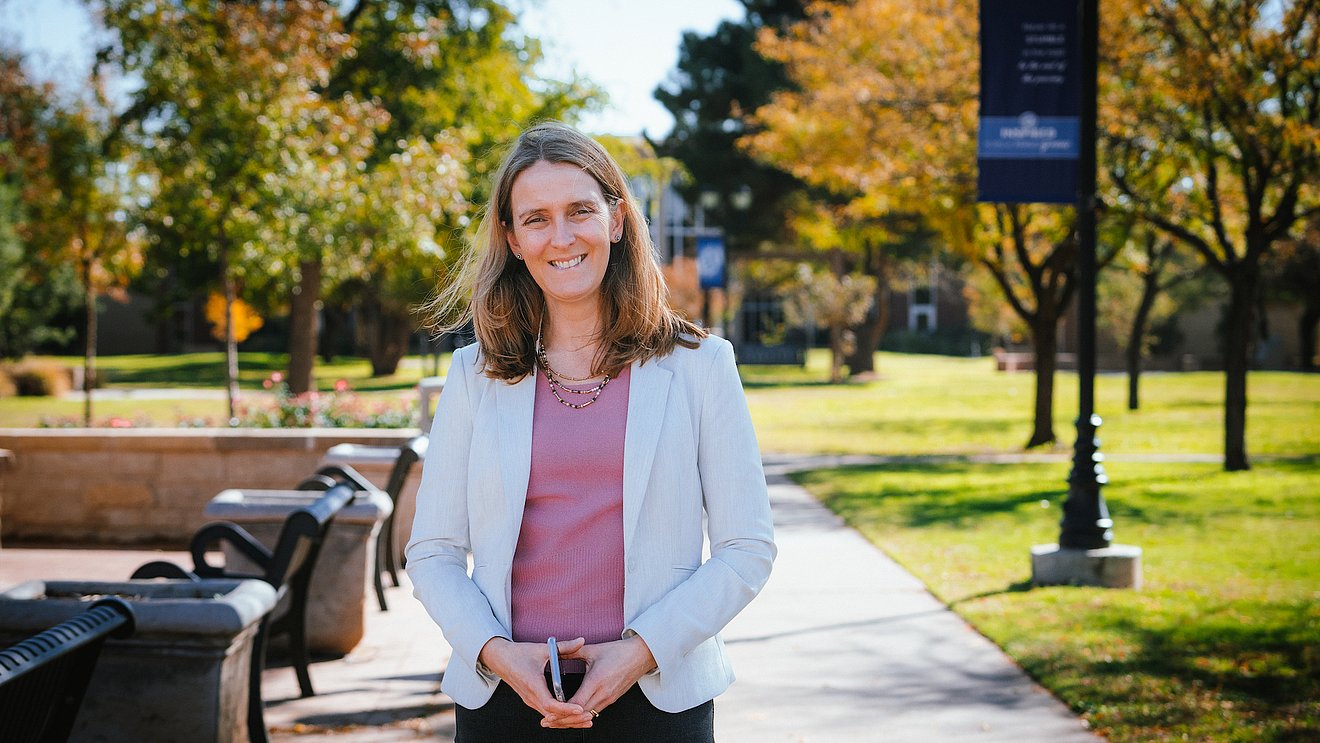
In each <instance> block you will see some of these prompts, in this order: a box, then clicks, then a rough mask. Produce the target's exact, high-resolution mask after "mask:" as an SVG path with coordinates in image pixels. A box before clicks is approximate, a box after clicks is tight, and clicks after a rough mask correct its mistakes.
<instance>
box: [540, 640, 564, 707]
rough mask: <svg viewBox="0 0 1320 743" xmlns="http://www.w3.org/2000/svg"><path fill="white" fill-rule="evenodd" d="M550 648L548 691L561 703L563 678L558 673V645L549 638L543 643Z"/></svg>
mask: <svg viewBox="0 0 1320 743" xmlns="http://www.w3.org/2000/svg"><path fill="white" fill-rule="evenodd" d="M545 644H546V645H549V646H550V690H551V691H553V692H554V693H555V699H558V700H559V701H561V702H563V701H566V700H565V699H564V677H563V676H562V675H561V674H560V673H559V643H557V642H555V638H553V637H551V638H550V639H548V640H546V641H545Z"/></svg>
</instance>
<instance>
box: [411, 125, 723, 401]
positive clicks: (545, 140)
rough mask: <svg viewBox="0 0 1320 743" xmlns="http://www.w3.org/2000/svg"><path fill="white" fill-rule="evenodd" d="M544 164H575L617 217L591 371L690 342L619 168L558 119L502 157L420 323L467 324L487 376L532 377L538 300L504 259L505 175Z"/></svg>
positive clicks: (540, 310) (541, 311)
mask: <svg viewBox="0 0 1320 743" xmlns="http://www.w3.org/2000/svg"><path fill="white" fill-rule="evenodd" d="M543 160H544V161H546V162H549V163H568V164H571V165H576V166H577V167H580V168H582V170H583V172H585V173H587V174H588V175H590V176H591V177H593V178H595V179H596V182H597V183H598V184H600V190H601V193H602V194H603V195H604V197H605V201H606V203H608V204H610V205H611V206H612V207H613V208H617V209H620V210H622V214H623V236H622V238H621V239H620V240H619V242H617V243H614V244H613V245H612V246H611V248H610V259H609V264H608V267H607V268H606V270H605V278H604V280H603V281H602V282H601V307H602V317H601V330H600V336H599V348H600V350H599V351H598V352H597V354H596V358H595V359H594V360H593V364H592V365H593V367H594V368H593V373H596V374H617V373H618V372H619V371H620V370H621V369H622V368H623V367H624V366H627V365H629V364H631V363H633V362H634V361H641V362H646V361H649V360H651V359H653V358H656V357H659V356H665V355H667V354H669V353H671V352H672V351H673V350H674V346H676V345H681V346H684V347H687V348H696V347H697V345H698V343H699V342H700V339H701V338H704V337H705V336H706V331H704V330H702V329H701V328H700V327H698V326H697V325H695V324H693V323H691V322H689V321H688V320H686V319H684V318H683V317H682V316H680V315H679V314H678V313H677V312H676V311H675V310H674V309H673V308H672V307H671V306H670V304H669V287H668V286H667V285H666V284H665V281H664V276H663V274H661V272H660V265H659V263H658V261H657V257H656V251H655V246H654V245H653V244H652V243H651V234H650V232H649V231H648V230H647V227H646V219H645V218H644V217H643V216H642V213H641V211H640V210H639V209H638V208H637V204H636V203H635V202H634V201H633V198H632V194H631V193H630V192H629V190H628V181H627V179H626V178H625V177H624V175H623V170H622V169H621V168H620V167H619V164H618V163H617V162H615V161H614V158H612V157H610V155H609V153H608V152H606V151H605V149H604V148H603V147H601V146H600V144H598V143H597V142H596V141H595V140H593V139H591V138H590V137H588V136H586V135H585V134H582V133H581V132H579V131H577V130H576V129H573V128H572V127H569V126H567V125H564V124H560V123H558V122H547V123H543V124H537V125H536V126H533V127H531V128H530V129H528V130H526V131H524V132H523V133H522V134H521V135H519V137H518V140H517V141H516V142H515V143H514V145H513V148H512V149H511V150H510V151H509V154H508V155H506V156H505V158H504V162H503V163H502V164H501V165H500V168H499V170H498V171H497V172H496V174H495V181H494V186H495V187H494V188H493V189H492V191H491V196H490V201H489V202H488V203H487V204H486V207H485V209H484V211H483V213H482V217H481V223H480V225H479V227H478V228H477V234H476V238H475V239H474V240H473V243H472V245H471V246H470V248H469V249H468V251H467V252H466V253H465V255H464V256H463V259H462V264H461V267H460V269H459V271H458V274H457V275H456V276H455V278H454V280H453V281H451V282H450V283H448V284H447V285H445V286H443V287H442V288H441V289H440V291H439V292H438V293H437V295H436V297H435V298H434V299H432V300H431V301H430V302H429V303H427V304H426V305H425V306H424V307H423V310H424V311H425V312H426V314H427V316H428V320H429V321H428V327H431V328H433V329H435V330H438V331H446V330H454V329H457V328H459V327H461V326H463V325H464V324H466V323H467V321H468V320H471V321H472V323H473V326H474V327H475V329H476V334H477V340H478V341H479V343H480V344H481V355H482V359H483V365H484V366H483V370H484V372H485V373H486V375H487V376H490V377H492V378H494V379H503V380H506V381H510V382H514V381H517V380H519V379H522V378H523V377H525V376H527V375H528V374H530V373H532V369H533V367H534V366H535V363H536V337H537V333H538V331H539V329H540V327H541V322H542V318H543V317H544V315H545V297H544V295H542V293H541V289H540V287H539V286H537V284H536V281H534V280H533V279H532V275H531V273H529V272H528V270H527V267H526V265H525V264H523V263H522V262H521V261H518V260H513V259H511V258H510V250H509V247H508V234H507V231H508V229H510V227H509V225H511V224H512V214H511V211H512V205H511V193H512V191H513V182H514V180H516V179H517V178H518V176H519V175H520V174H521V173H522V172H523V171H524V170H526V169H527V168H529V167H531V166H532V165H535V164H536V163H538V162H541V161H543ZM469 297H470V298H471V299H470V301H468V298H469Z"/></svg>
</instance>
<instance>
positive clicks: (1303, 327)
mask: <svg viewBox="0 0 1320 743" xmlns="http://www.w3.org/2000/svg"><path fill="white" fill-rule="evenodd" d="M1318 327H1320V298H1316V297H1314V296H1312V297H1309V298H1308V299H1307V300H1306V309H1305V310H1304V311H1303V312H1302V317H1301V318H1300V319H1299V320H1298V322H1297V333H1298V338H1297V340H1298V344H1297V347H1298V348H1299V349H1301V353H1302V359H1301V367H1302V371H1315V369H1316V366H1315V350H1316V349H1315V332H1316V329H1317V328H1318Z"/></svg>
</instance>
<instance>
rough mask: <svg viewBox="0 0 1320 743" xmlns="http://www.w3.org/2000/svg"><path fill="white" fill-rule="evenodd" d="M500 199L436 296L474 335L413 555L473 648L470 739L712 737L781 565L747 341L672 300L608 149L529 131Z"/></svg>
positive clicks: (450, 633)
mask: <svg viewBox="0 0 1320 743" xmlns="http://www.w3.org/2000/svg"><path fill="white" fill-rule="evenodd" d="M491 194H492V195H491V200H490V203H489V204H488V205H487V207H486V212H485V216H484V218H483V222H482V225H481V228H480V229H479V231H478V239H477V240H476V242H475V244H474V245H473V250H472V251H471V252H470V255H469V256H468V257H467V263H466V267H465V269H464V271H463V272H462V273H461V274H460V277H459V281H457V282H455V283H454V284H452V285H450V286H448V287H447V288H445V289H444V290H443V291H442V293H441V295H440V297H439V298H438V299H437V300H436V302H435V304H434V306H433V309H434V310H435V312H436V319H437V324H441V325H443V324H444V322H443V321H444V320H445V319H447V316H446V312H447V310H448V309H450V308H455V307H456V306H457V305H458V304H459V303H460V301H462V300H466V299H467V297H468V295H469V293H470V296H471V300H470V303H467V304H466V306H465V307H463V311H462V314H463V316H464V317H465V318H466V317H470V318H471V320H472V322H473V324H474V327H475V329H476V335H477V338H478V343H477V344H475V345H473V346H468V347H466V348H462V349H459V350H458V351H456V352H455V353H454V360H453V362H452V363H451V365H450V371H449V377H448V380H447V381H446V382H445V393H444V394H443V395H441V397H440V405H439V408H438V409H437V411H436V416H435V421H436V422H435V427H434V429H433V430H432V432H431V438H432V440H433V441H435V442H436V443H435V446H433V447H432V449H431V451H432V452H433V454H432V455H429V456H428V457H427V461H426V465H425V468H424V470H423V474H422V484H421V487H420V488H419V489H418V505H417V516H416V519H415V520H414V522H413V535H412V540H411V542H410V543H409V545H408V549H407V557H408V561H407V564H408V573H409V576H410V577H411V578H412V581H413V585H414V586H415V595H416V596H417V597H418V598H419V599H420V600H421V601H422V603H423V604H425V606H426V609H427V611H428V612H429V613H430V614H431V616H432V618H434V619H435V621H436V623H437V624H439V625H440V628H441V629H442V630H443V631H444V633H445V637H446V638H447V639H448V640H449V643H450V645H451V646H452V647H453V649H454V654H453V659H452V661H451V662H450V664H449V667H448V668H446V669H445V673H444V684H443V688H444V691H445V692H446V693H447V694H449V695H450V697H452V698H453V699H454V701H455V702H456V703H457V704H458V709H457V711H456V715H455V718H456V728H457V735H456V740H458V741H460V742H462V743H475V742H478V741H506V740H528V741H532V740H541V739H543V735H544V734H547V733H549V734H553V733H556V732H558V731H556V730H548V729H547V728H583V729H588V732H587V734H586V737H584V738H583V739H584V740H628V741H638V742H639V743H645V742H646V741H659V740H684V741H694V742H695V743H700V742H701V741H709V740H712V739H713V736H714V703H713V699H714V697H715V696H716V695H718V694H720V693H721V692H723V691H724V689H725V688H726V687H727V686H728V685H729V684H730V683H731V682H732V681H733V676H732V673H731V672H730V670H729V664H728V661H727V659H726V658H725V655H724V649H723V645H722V643H721V642H720V640H719V636H718V633H719V632H720V630H721V629H722V628H723V627H724V625H725V624H727V623H728V622H729V620H730V619H732V618H733V617H734V615H736V614H737V613H738V612H739V611H741V610H742V608H743V607H744V606H746V605H747V603H748V602H749V601H751V600H752V598H753V597H755V596H756V594H757V593H758V592H759V591H760V590H761V587H762V586H763V585H764V584H765V581H766V579H767V578H768V576H769V573H770V566H771V563H772V562H773V560H774V556H775V546H774V541H773V535H772V527H771V519H770V505H769V500H768V497H767V494H766V484H765V476H764V474H763V473H762V471H761V458H760V453H759V451H758V450H757V446H756V437H755V434H754V433H753V431H752V423H751V417H750V415H749V414H748V411H747V403H746V400H745V399H744V397H743V392H742V385H741V382H740V381H739V379H738V372H737V368H736V367H735V365H734V362H733V351H732V347H731V346H730V345H729V344H728V342H726V341H724V340H722V339H720V338H714V337H708V336H707V335H706V333H705V332H704V331H703V330H701V329H700V328H698V327H696V326H694V325H692V324H691V323H689V322H688V321H686V320H684V319H682V318H681V317H679V316H678V315H677V314H676V313H675V311H674V310H673V309H672V308H671V307H670V306H669V302H668V292H667V290H666V288H665V283H664V279H663V277H662V275H661V272H660V266H659V265H658V264H657V262H656V258H655V251H654V247H653V246H652V244H651V241H650V236H649V233H648V231H647V229H646V224H645V222H644V220H643V218H642V215H641V212H640V211H639V210H638V208H637V205H636V204H635V203H634V202H633V200H632V197H631V195H630V194H629V192H628V186H627V181H626V179H625V178H624V175H623V173H622V171H621V170H620V169H619V166H618V164H617V163H615V162H614V160H613V159H612V158H611V157H610V156H609V155H608V154H607V153H606V152H605V150H604V149H602V148H601V146H600V145H599V144H597V143H596V142H595V141H593V140H591V139H590V138H588V137H586V136H584V135H583V134H581V133H580V132H578V131H576V130H574V129H571V128H569V127H566V126H563V125H560V124H542V125H539V126H536V127H533V128H532V129H529V130H528V131H526V132H524V133H523V134H522V136H520V137H519V138H518V141H517V142H516V143H515V144H514V147H513V149H512V151H511V152H510V153H509V155H508V156H507V157H506V159H505V161H504V164H503V165H502V166H501V168H500V170H499V172H498V173H497V174H496V177H495V184H494V187H493V188H492V189H491ZM451 327H452V323H451ZM703 542H707V543H709V544H710V545H711V549H710V556H709V558H707V559H706V560H705V561H704V562H703V560H702V555H703V551H702V545H703ZM469 559H470V561H471V564H472V566H473V567H472V568H471V572H470V573H469V569H468V565H469ZM625 575H626V576H627V580H626V581H625V579H624V576H625ZM554 638H569V639H564V640H559V641H558V642H557V643H556V641H555V639H554ZM552 653H553V654H554V655H555V656H556V657H557V658H559V659H561V660H562V661H563V662H562V666H563V670H564V672H565V673H564V678H563V683H562V685H556V687H555V691H556V692H557V694H556V696H557V697H558V698H556V696H551V693H550V689H549V688H548V687H547V684H546V680H545V677H544V671H545V667H546V664H547V661H548V660H549V659H550V656H551V654H552ZM561 689H563V690H566V691H567V693H568V694H571V695H572V696H571V697H570V698H568V699H567V700H565V699H563V695H562V693H558V692H560V691H561ZM549 739H550V740H559V738H557V737H551V738H549Z"/></svg>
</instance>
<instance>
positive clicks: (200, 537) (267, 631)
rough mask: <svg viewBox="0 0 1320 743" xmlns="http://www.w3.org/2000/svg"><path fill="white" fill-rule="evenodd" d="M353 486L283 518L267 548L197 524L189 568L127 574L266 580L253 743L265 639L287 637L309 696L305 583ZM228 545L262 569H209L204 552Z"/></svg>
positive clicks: (243, 534)
mask: <svg viewBox="0 0 1320 743" xmlns="http://www.w3.org/2000/svg"><path fill="white" fill-rule="evenodd" d="M358 489H359V488H358V485H357V483H354V482H352V481H351V480H348V479H341V480H339V481H337V482H336V483H335V485H334V486H333V487H331V488H329V489H328V490H326V491H325V493H324V495H321V496H320V497H318V498H317V499H316V500H315V501H314V502H312V503H311V504H309V505H307V506H303V507H302V508H299V509H297V510H295V511H294V512H293V513H291V514H289V516H288V517H287V518H286V519H285V520H284V524H283V525H282V526H281V528H280V533H279V537H278V538H277V539H276V542H275V546H274V548H272V549H268V548H266V547H265V546H264V545H263V544H261V542H258V541H257V540H256V539H255V538H254V537H253V536H252V535H251V534H250V533H248V531H247V530H246V529H244V528H243V527H241V526H239V525H237V524H233V523H229V522H226V521H216V522H212V523H210V524H207V525H205V526H203V527H202V528H201V529H200V530H198V532H197V533H196V534H195V535H193V538H192V541H191V543H190V544H189V551H190V552H191V553H192V560H193V569H192V570H186V569H184V568H182V567H179V566H178V565H175V564H174V563H171V562H163V561H155V562H149V563H147V564H145V565H143V566H142V567H140V568H138V569H137V570H136V571H134V572H133V575H132V578H133V579H134V580H139V579H148V578H173V579H186V580H200V579H202V578H258V579H261V580H264V581H266V582H267V583H269V584H270V585H271V586H272V587H274V588H275V590H276V592H277V593H279V594H280V600H279V602H278V603H277V604H276V606H275V608H274V609H273V610H272V611H271V613H270V614H269V615H268V616H267V617H266V618H265V619H263V620H262V622H261V624H260V626H259V627H258V629H257V636H256V640H255V642H254V644H253V648H252V664H251V670H250V674H249V693H248V735H249V737H251V739H252V741H253V742H254V743H263V742H264V741H265V740H266V724H265V718H264V715H263V713H262V707H263V702H262V697H261V672H262V670H263V669H264V668H265V665H266V657H265V656H266V645H267V643H268V642H269V640H270V638H272V637H278V636H281V635H287V636H288V638H289V658H290V660H291V661H292V663H293V667H294V671H295V673H297V675H298V688H299V690H300V691H301V692H302V696H304V697H309V696H313V695H314V694H315V691H313V689H312V679H311V674H310V672H309V671H308V668H307V666H308V662H309V658H308V651H307V588H308V586H309V585H311V580H312V571H313V570H314V569H315V568H316V558H317V556H318V555H319V554H320V550H321V544H322V543H323V542H324V541H325V534H326V531H328V530H329V528H330V523H331V522H332V521H333V520H334V517H335V514H337V513H338V512H339V511H340V509H342V508H343V507H344V506H345V505H347V504H348V503H349V502H350V501H352V500H353V498H354V496H355V495H356V494H357V491H358ZM220 542H224V543H227V544H228V545H230V546H231V547H232V548H234V549H235V550H237V551H238V552H239V553H241V554H242V555H243V557H245V558H247V559H248V560H250V561H251V562H252V563H254V564H256V565H258V566H260V568H261V569H262V570H263V571H264V572H263V573H261V574H259V575H253V574H250V573H245V572H237V571H233V570H230V569H227V568H226V566H217V565H212V564H210V563H209V562H208V561H207V552H208V551H210V550H211V549H212V548H213V546H214V545H216V544H217V543H220Z"/></svg>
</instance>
